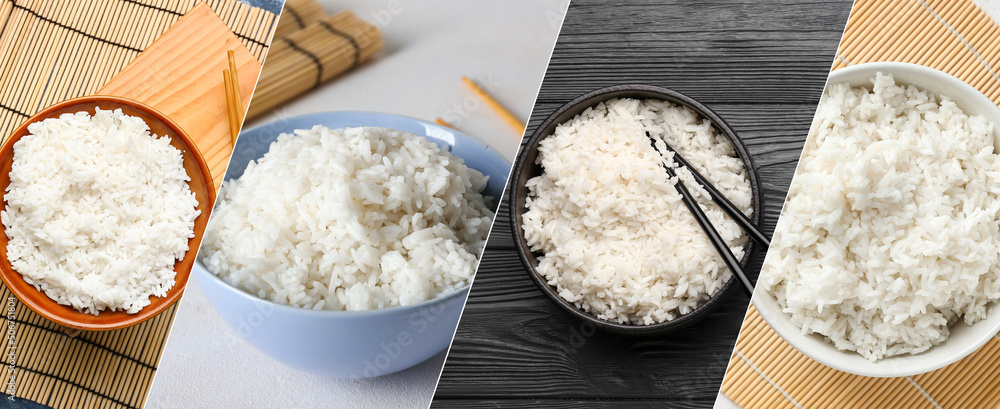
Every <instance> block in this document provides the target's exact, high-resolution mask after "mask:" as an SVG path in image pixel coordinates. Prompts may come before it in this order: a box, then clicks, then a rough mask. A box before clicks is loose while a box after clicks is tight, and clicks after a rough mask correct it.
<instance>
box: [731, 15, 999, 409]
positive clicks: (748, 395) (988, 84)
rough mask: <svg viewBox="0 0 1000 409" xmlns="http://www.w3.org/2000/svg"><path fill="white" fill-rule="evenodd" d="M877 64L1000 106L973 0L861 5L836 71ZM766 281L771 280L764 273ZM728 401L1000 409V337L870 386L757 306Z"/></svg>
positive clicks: (993, 61) (989, 38)
mask: <svg viewBox="0 0 1000 409" xmlns="http://www.w3.org/2000/svg"><path fill="white" fill-rule="evenodd" d="M872 61H901V62H911V63H916V64H922V65H926V66H929V67H932V68H936V69H939V70H941V71H944V72H947V73H949V74H951V75H954V76H955V77H957V78H959V79H962V80H963V81H966V82H968V83H969V84H972V85H973V86H975V87H976V88H977V89H979V90H980V91H982V92H983V93H984V94H986V96H988V97H989V98H990V99H992V100H993V101H994V102H996V103H998V104H1000V77H998V75H997V69H1000V27H998V25H997V24H996V23H995V22H993V21H992V20H991V19H990V17H989V16H988V15H986V13H984V12H983V11H982V10H980V9H979V7H978V6H976V5H975V4H974V3H973V2H972V1H971V0H937V1H931V0H858V1H856V2H855V4H854V8H853V10H852V11H851V16H850V18H849V19H848V23H847V27H846V29H845V31H844V36H843V38H842V39H841V43H840V47H839V49H838V53H837V56H836V60H835V62H834V66H833V68H834V69H837V68H842V67H845V66H848V65H851V64H859V63H863V62H872ZM762 274H766V272H762ZM722 393H724V394H725V395H726V396H728V397H729V398H730V399H732V400H733V401H734V402H735V403H736V404H738V405H740V406H741V407H743V408H745V409H758V408H768V409H771V408H799V409H812V408H838V409H839V408H887V409H890V408H899V409H911V408H928V409H935V408H937V409H941V408H958V409H966V408H969V409H978V408H984V409H985V408H988V409H996V408H998V407H1000V338H998V337H996V336H995V337H994V338H993V339H991V340H990V341H989V342H988V343H987V344H986V345H985V346H983V347H982V348H980V349H979V350H978V351H976V352H974V353H973V354H972V355H970V356H968V357H966V358H965V359H963V360H961V361H959V362H956V363H954V364H952V365H950V366H947V367H945V368H942V369H939V370H936V371H932V372H928V373H925V374H921V375H917V376H908V377H903V378H868V377H863V376H856V375H851V374H847V373H844V372H840V371H837V370H834V369H831V368H829V367H826V366H824V365H822V364H820V363H817V362H815V361H813V360H812V359H810V358H808V357H806V356H805V355H803V354H801V353H799V352H798V351H797V350H795V348H793V347H792V346H791V345H789V344H788V343H786V342H785V341H784V340H783V339H781V337H780V336H778V334H777V333H775V332H774V330H772V329H771V327H770V326H769V325H767V323H766V322H765V321H764V320H763V319H762V318H761V317H760V315H759V314H758V313H757V310H756V309H755V308H753V306H751V307H750V308H749V309H748V311H747V316H746V318H745V319H744V321H743V328H742V330H741V332H740V337H739V341H737V343H736V348H735V351H734V352H733V356H732V358H731V360H730V362H729V368H728V370H727V372H726V377H725V379H724V380H723V382H722Z"/></svg>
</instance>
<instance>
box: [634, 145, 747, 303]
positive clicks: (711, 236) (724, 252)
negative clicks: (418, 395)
mask: <svg viewBox="0 0 1000 409" xmlns="http://www.w3.org/2000/svg"><path fill="white" fill-rule="evenodd" d="M646 136H647V137H649V145H650V146H652V147H653V150H655V151H656V153H658V154H660V155H661V156H662V155H663V153H662V152H660V150H659V149H658V148H657V147H656V140H655V139H653V137H652V136H650V135H649V134H648V133H647V134H646ZM663 168H664V169H666V170H667V174H668V175H670V177H671V178H672V179H674V181H675V184H674V188H676V189H677V192H678V193H680V194H681V198H682V199H683V200H684V205H685V206H687V208H688V209H689V210H691V214H692V215H694V219H695V220H696V221H697V222H698V225H700V226H701V229H702V230H704V231H705V234H706V235H708V241H710V242H712V246H713V247H715V251H717V252H718V253H719V255H720V256H722V261H724V262H725V263H726V266H727V267H729V270H730V271H732V272H733V274H734V275H736V277H739V280H740V283H741V284H743V291H744V292H745V293H746V294H747V297H751V298H752V297H753V283H751V282H750V279H749V278H747V276H746V274H745V273H744V272H743V267H742V266H740V262H739V260H737V259H736V256H734V255H733V251H732V250H730V249H729V245H728V244H726V241H725V240H724V239H723V238H722V236H721V235H719V232H718V231H717V230H715V226H713V225H712V222H711V221H710V220H709V219H708V215H706V214H705V212H704V211H703V210H701V206H699V205H698V201H696V200H695V199H694V196H692V195H691V192H689V191H688V190H687V187H685V186H684V183H682V182H681V179H680V178H679V177H677V173H675V172H674V170H673V169H672V168H671V167H670V166H668V165H667V164H665V163H664V164H663ZM688 169H690V168H688Z"/></svg>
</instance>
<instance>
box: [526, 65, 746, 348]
mask: <svg viewBox="0 0 1000 409" xmlns="http://www.w3.org/2000/svg"><path fill="white" fill-rule="evenodd" d="M614 98H635V99H658V100H664V101H670V102H673V103H675V104H678V105H683V106H687V107H689V108H691V109H693V110H695V111H696V112H698V113H699V114H701V116H702V117H704V118H708V119H709V120H710V121H711V122H712V123H713V124H714V125H715V128H716V129H718V130H719V131H720V132H721V133H722V135H725V137H726V138H728V139H729V141H730V142H732V143H733V146H734V147H735V148H736V153H737V155H739V157H740V158H742V159H743V164H744V166H745V167H746V170H747V175H748V177H749V179H750V191H751V193H752V200H753V217H752V218H751V220H752V221H753V222H754V224H756V225H758V226H759V225H760V218H761V209H762V208H763V206H762V205H761V199H760V187H759V185H760V183H759V181H758V180H757V171H756V168H755V167H754V164H753V160H752V159H751V158H750V154H749V152H748V151H747V148H746V145H744V144H743V141H742V140H741V139H740V138H739V137H738V136H736V133H735V132H733V130H732V128H730V127H729V125H728V124H726V122H725V121H723V120H722V118H720V117H719V116H718V115H716V114H715V113H714V112H712V111H711V110H710V109H708V108H706V107H705V106H704V105H702V104H700V103H698V102H697V101H695V100H693V99H691V98H689V97H687V96H685V95H683V94H681V93H678V92H675V91H671V90H669V89H666V88H662V87H655V86H649V85H615V86H611V87H607V88H601V89H598V90H595V91H592V92H589V93H587V94H584V95H582V96H580V97H577V98H576V99H574V100H572V101H570V102H569V103H567V104H566V105H563V106H562V107H560V108H559V109H558V110H556V111H555V112H554V113H553V114H552V115H550V116H549V117H548V118H546V119H545V121H544V122H542V124H541V125H540V126H539V127H538V128H537V129H535V132H534V133H532V134H531V137H530V138H528V141H527V143H526V144H525V145H524V147H523V148H521V151H520V152H519V153H518V156H517V159H516V161H515V162H514V163H515V165H514V171H513V175H512V177H511V193H510V194H509V195H508V196H509V200H510V211H511V218H510V224H511V226H510V227H511V232H512V234H513V235H514V241H515V247H516V248H517V253H518V254H519V255H520V257H521V262H522V263H524V267H525V268H526V269H527V270H528V274H529V275H530V276H531V279H532V280H533V281H534V282H535V284H536V285H538V288H539V289H541V290H542V293H544V294H545V295H546V296H547V297H549V299H550V300H552V302H554V303H556V305H558V306H560V307H561V308H562V309H564V310H566V312H568V313H570V314H571V315H573V316H575V317H577V318H579V319H582V320H586V321H590V322H592V323H593V324H594V325H595V326H596V327H597V328H600V329H602V330H605V331H608V332H615V333H621V334H633V335H649V334H659V333H664V332H667V331H672V330H676V329H679V328H682V327H685V326H687V325H690V324H691V323H693V322H696V321H698V320H700V319H702V318H704V317H707V316H708V315H709V314H711V313H712V311H714V310H715V309H716V308H718V307H719V306H720V305H722V304H723V303H724V302H725V300H726V298H727V297H728V296H729V295H730V294H731V293H732V291H734V289H735V288H736V287H737V286H739V283H738V282H737V280H736V279H735V277H733V278H731V279H730V280H729V282H727V283H726V284H725V286H723V288H722V289H721V290H720V291H719V292H717V293H716V294H715V295H713V296H712V298H710V299H709V300H708V301H706V302H705V303H703V304H702V305H700V306H698V308H696V309H695V310H694V311H691V312H690V313H688V314H685V315H682V316H680V317H677V318H675V319H673V320H671V321H666V322H662V323H659V324H652V325H632V324H619V323H617V322H611V321H606V320H602V319H599V318H597V317H596V316H594V315H592V314H590V313H588V312H585V311H583V310H581V309H579V308H577V307H576V306H575V305H573V304H572V303H569V302H567V301H566V300H564V299H562V297H559V294H558V293H557V292H556V289H555V288H554V287H552V286H550V285H549V284H548V282H547V281H546V280H545V278H543V277H542V276H541V275H539V273H538V271H537V270H536V268H537V267H538V257H540V256H542V254H536V253H533V252H531V250H530V249H529V248H528V244H527V242H526V240H525V238H524V231H523V229H522V228H521V216H522V215H524V213H525V211H526V209H525V207H524V202H525V198H526V197H527V196H528V188H527V187H525V185H526V184H527V182H528V180H529V179H531V178H533V177H535V176H539V175H541V174H542V167H541V166H540V165H538V164H536V163H535V160H536V158H537V157H538V144H539V143H540V142H541V141H542V139H545V138H546V137H548V136H549V135H551V134H552V132H554V131H555V129H556V126H558V125H559V124H561V123H563V122H566V121H568V120H570V119H573V117H575V116H577V115H578V114H580V113H582V112H583V111H584V110H586V109H587V108H590V107H593V106H595V105H597V104H599V103H601V102H603V101H607V100H610V99H614ZM755 247H756V246H755V243H753V241H751V242H750V244H749V245H748V246H747V251H746V252H745V253H744V256H743V259H742V260H741V264H742V265H743V266H744V267H746V265H747V263H748V261H749V260H750V257H751V255H752V252H753V251H754V249H755Z"/></svg>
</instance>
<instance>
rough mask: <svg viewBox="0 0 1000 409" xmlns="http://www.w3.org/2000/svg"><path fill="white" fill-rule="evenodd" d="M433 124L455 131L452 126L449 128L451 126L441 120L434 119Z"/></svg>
mask: <svg viewBox="0 0 1000 409" xmlns="http://www.w3.org/2000/svg"><path fill="white" fill-rule="evenodd" d="M434 122H436V123H437V124H438V125H441V126H447V127H449V128H451V129H455V127H454V126H451V124H449V123H447V122H445V121H444V120H443V119H441V118H437V119H435V120H434Z"/></svg>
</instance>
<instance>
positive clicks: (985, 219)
mask: <svg viewBox="0 0 1000 409" xmlns="http://www.w3.org/2000/svg"><path fill="white" fill-rule="evenodd" d="M859 69H860V68H859ZM912 70H914V69H913V68H907V71H912ZM921 70H923V71H926V70H927V69H921ZM921 70H917V71H921ZM911 75H913V74H911ZM956 81H957V80H956ZM871 84H872V86H870V87H851V86H850V85H848V84H846V83H832V84H831V85H829V86H828V88H827V91H826V92H825V93H824V95H823V97H822V100H821V102H820V105H819V109H818V111H817V114H816V119H815V120H814V122H813V127H812V130H811V131H810V136H809V139H808V142H807V144H806V147H805V150H804V153H803V156H802V159H801V160H800V162H799V166H798V170H797V171H796V175H795V178H794V179H793V181H792V185H791V188H790V191H789V196H788V199H787V201H786V203H785V208H784V210H783V211H782V214H781V218H780V220H779V222H778V225H777V228H776V230H775V235H774V240H773V242H772V246H771V250H770V252H769V253H768V255H767V257H766V259H765V265H764V268H763V270H762V272H761V275H760V282H759V287H762V288H763V290H765V291H767V292H768V293H769V294H771V295H772V296H773V297H775V298H776V300H777V303H778V305H779V306H780V308H781V310H782V311H783V312H784V313H785V314H788V316H789V317H790V319H791V322H792V323H793V324H794V325H795V326H797V327H799V328H801V331H802V332H803V333H806V334H809V333H815V334H820V335H821V336H823V337H825V338H826V339H828V340H829V341H830V342H832V343H833V344H834V345H835V346H836V348H838V349H841V350H846V351H856V352H857V353H858V354H860V355H862V356H863V357H864V358H866V359H867V360H869V361H872V362H874V361H878V360H881V359H885V358H889V357H894V356H898V355H905V354H917V353H920V352H923V351H927V350H928V349H930V348H931V347H933V346H935V345H938V344H941V343H942V342H944V341H945V340H947V339H948V338H949V336H950V332H951V327H952V326H953V325H955V324H957V323H964V324H965V325H968V326H973V325H974V324H976V323H977V322H979V321H981V320H983V319H985V318H986V317H987V315H988V311H989V310H990V309H991V307H992V306H993V305H995V303H996V301H997V300H998V299H1000V266H998V264H1000V156H998V155H997V153H996V152H995V150H994V137H993V132H994V130H993V124H992V123H990V122H988V121H987V120H986V119H985V118H984V117H981V116H970V115H967V114H966V113H965V112H963V111H962V110H961V109H959V108H958V106H956V104H955V102H953V101H952V100H951V99H949V98H948V97H947V96H942V95H936V94H934V93H932V92H928V91H925V90H922V89H920V88H917V87H914V86H912V85H901V84H897V83H896V82H895V80H894V78H893V76H892V75H884V74H882V73H878V74H877V75H875V77H874V78H871ZM755 303H756V300H755ZM758 308H760V307H758ZM762 313H764V311H763V309H762ZM769 321H770V320H769ZM993 332H994V333H995V331H993ZM968 352H971V350H970V351H968ZM960 356H962V355H955V354H949V358H948V359H949V361H954V360H955V359H957V358H958V357H960ZM938 366H940V365H936V366H934V365H932V366H929V367H928V368H929V369H933V368H934V367H938ZM899 368H904V370H906V369H908V368H906V367H904V366H899ZM846 369H850V368H846ZM871 374H872V375H880V376H885V375H887V374H888V373H885V374H883V373H881V372H879V373H875V372H872V373H871Z"/></svg>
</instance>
